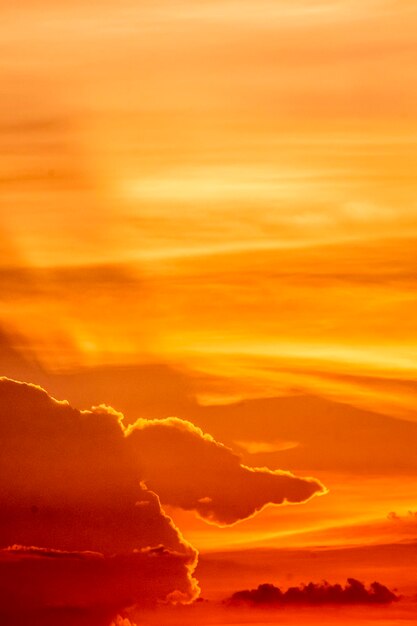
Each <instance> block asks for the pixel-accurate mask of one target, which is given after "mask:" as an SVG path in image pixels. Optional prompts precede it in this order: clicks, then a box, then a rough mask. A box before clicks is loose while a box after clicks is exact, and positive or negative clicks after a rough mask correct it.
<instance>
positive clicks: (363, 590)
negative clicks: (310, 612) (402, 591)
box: [226, 578, 399, 607]
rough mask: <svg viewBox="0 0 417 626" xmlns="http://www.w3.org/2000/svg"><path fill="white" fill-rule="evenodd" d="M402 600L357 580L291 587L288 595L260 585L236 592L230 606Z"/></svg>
mask: <svg viewBox="0 0 417 626" xmlns="http://www.w3.org/2000/svg"><path fill="white" fill-rule="evenodd" d="M398 599H399V598H398V596H397V595H395V593H394V592H393V591H391V590H390V589H388V587H385V585H381V583H378V582H374V583H372V584H371V585H370V586H369V588H367V587H365V585H364V584H363V583H362V582H360V581H359V580H356V579H355V578H348V579H347V584H346V585H345V586H342V585H339V584H335V585H331V584H329V583H328V582H325V581H324V582H322V583H313V582H310V583H308V584H307V585H301V586H299V587H289V588H288V589H287V590H286V591H281V589H280V588H279V587H275V585H271V584H268V583H265V584H262V585H259V587H257V589H245V590H242V591H236V593H234V594H233V595H232V596H231V597H230V598H228V600H226V603H227V604H229V605H240V604H245V605H251V606H263V607H274V606H286V605H302V606H304V605H307V606H314V605H323V604H329V605H339V604H344V605H350V604H390V603H391V602H396V601H397V600H398Z"/></svg>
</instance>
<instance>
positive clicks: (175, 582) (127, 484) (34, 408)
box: [0, 378, 324, 626]
mask: <svg viewBox="0 0 417 626" xmlns="http://www.w3.org/2000/svg"><path fill="white" fill-rule="evenodd" d="M0 439H1V441H2V446H3V450H2V455H1V456H0V502H1V512H2V515H1V517H0V588H1V589H2V591H1V594H2V595H0V606H1V607H2V608H1V610H2V611H3V613H4V615H6V616H10V615H12V614H13V615H14V616H13V619H12V620H11V621H12V622H13V623H16V624H20V623H25V619H24V618H25V616H27V615H31V616H32V617H31V619H30V620H28V621H27V622H26V623H27V624H30V625H32V624H37V622H36V621H34V620H35V618H34V617H33V616H36V615H39V616H40V617H39V620H40V621H39V624H42V625H47V626H49V623H51V624H52V623H54V622H53V619H52V617H51V620H52V621H51V620H50V616H51V615H52V614H54V615H55V614H57V613H59V614H60V615H61V613H62V615H64V616H65V619H64V617H62V619H61V617H60V619H59V620H58V619H57V621H58V622H59V623H60V624H61V623H62V624H65V625H66V624H68V625H70V624H71V621H68V620H67V617H68V619H69V620H71V619H72V616H74V615H76V616H78V617H79V616H80V615H82V616H84V617H85V616H86V615H89V616H90V618H91V619H90V622H91V624H96V623H97V625H98V626H101V624H103V625H105V624H107V623H108V621H109V619H110V617H112V616H114V615H116V613H118V612H120V611H121V610H122V609H124V608H126V607H129V606H131V605H136V606H139V607H140V606H144V605H148V604H149V603H151V604H152V603H155V602H157V601H166V600H177V601H180V602H189V601H191V600H193V599H194V598H195V597H196V595H197V592H198V586H197V582H196V580H195V579H194V578H193V575H192V574H193V571H194V569H195V566H196V561H197V553H196V551H195V550H194V549H193V548H192V547H191V546H190V545H189V544H188V543H187V542H186V540H185V539H184V538H183V536H182V535H181V533H180V531H179V530H178V529H177V528H176V527H175V525H174V523H173V522H172V520H171V519H170V518H169V517H168V516H167V515H166V514H165V512H164V510H163V508H162V507H161V502H162V503H169V504H173V505H176V506H179V507H183V508H185V509H194V510H196V511H197V512H198V513H199V514H200V515H201V516H203V517H205V518H206V519H208V520H211V521H216V522H219V523H222V524H228V523H233V522H235V521H238V520H239V519H243V518H245V517H249V516H250V515H252V514H254V513H255V512H256V511H258V510H260V509H261V508H262V507H264V506H266V505H267V504H268V503H270V502H272V503H276V504H279V503H282V502H302V501H304V500H307V499H308V498H310V497H311V496H312V495H314V494H315V493H322V492H323V491H324V488H323V486H322V485H321V483H319V482H318V481H315V480H314V479H310V478H309V479H304V478H297V477H295V476H293V475H291V474H289V473H286V472H280V471H270V470H268V469H266V468H260V469H259V468H250V467H246V466H244V465H242V464H241V463H240V459H239V457H238V456H236V455H235V454H233V452H232V451H231V450H230V449H228V448H226V447H225V446H223V445H222V444H220V443H218V442H216V441H215V440H214V439H213V438H212V437H211V436H210V435H207V434H204V433H203V432H202V431H201V430H200V429H199V428H197V427H195V426H194V425H193V424H191V423H190V422H185V421H183V420H180V419H176V418H169V419H164V420H159V421H158V420H150V421H147V420H144V419H139V420H138V421H137V422H135V424H133V425H132V426H129V427H125V426H124V418H123V415H122V414H121V413H118V412H117V411H115V410H114V409H111V408H110V407H107V406H103V405H102V406H98V407H95V408H93V409H91V410H89V411H80V410H77V409H74V408H72V407H71V406H70V405H69V403H68V402H66V401H58V400H55V399H54V398H52V397H51V396H49V395H48V394H47V393H46V391H44V390H43V389H42V388H40V387H38V386H36V385H30V384H26V383H18V382H16V381H13V380H10V379H6V378H0ZM45 611H46V613H45ZM94 616H95V617H94ZM100 616H101V617H100ZM103 616H105V620H107V621H103V620H104V617H103ZM109 616H110V617H109ZM78 617H77V619H78ZM84 617H82V619H84ZM7 619H9V617H7ZM36 619H37V618H36ZM74 619H75V618H74ZM80 619H81V618H80ZM86 619H87V618H86ZM42 620H43V621H42ZM65 620H67V621H65ZM97 620H98V621H97ZM100 620H101V621H100ZM9 621H10V620H9ZM6 623H7V622H6ZM81 623H83V622H82V620H81V621H80V620H78V621H76V620H75V621H74V624H81ZM86 623H88V621H87V622H86ZM91 624H89V626H91Z"/></svg>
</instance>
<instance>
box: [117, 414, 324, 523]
mask: <svg viewBox="0 0 417 626" xmlns="http://www.w3.org/2000/svg"><path fill="white" fill-rule="evenodd" d="M126 432H127V442H126V443H127V444H128V445H129V447H130V448H131V450H132V452H133V456H135V458H137V459H138V465H139V467H140V469H141V474H142V480H143V481H144V483H146V485H148V486H149V487H150V488H151V489H152V490H154V491H156V492H157V493H158V495H159V497H160V498H161V502H163V503H167V504H171V505H174V506H178V507H181V508H183V509H188V510H195V511H197V513H198V514H199V515H200V516H201V517H203V518H204V519H206V520H207V521H210V522H214V523H217V524H220V525H227V524H233V523H235V522H237V521H239V520H243V519H245V518H248V517H250V516H252V515H254V514H255V513H256V512H258V511H260V510H261V509H263V508H264V507H265V506H266V505H267V504H283V503H289V502H291V503H299V502H305V501H306V500H308V499H310V498H311V497H312V496H314V495H317V494H322V493H325V491H326V489H325V487H324V486H323V485H322V484H321V483H320V482H319V481H318V480H315V479H314V478H298V477H296V476H294V475H293V474H291V473H290V472H284V471H281V470H274V471H273V470H269V469H267V468H265V467H262V468H258V467H256V468H254V467H248V466H246V465H243V464H242V463H241V459H240V457H239V456H238V455H237V454H234V452H233V451H232V450H231V449H230V448H227V447H226V446H224V445H222V444H221V443H218V442H217V441H216V440H215V439H214V438H213V437H211V436H210V435H207V434H205V433H203V431H202V430H201V429H200V428H197V427H196V426H194V424H192V423H191V422H188V421H184V420H180V419H178V418H173V417H172V418H167V419H162V420H145V419H139V420H138V421H137V422H136V423H135V424H133V425H132V426H130V427H129V428H128V429H127V431H126ZM155 450H158V454H157V455H155Z"/></svg>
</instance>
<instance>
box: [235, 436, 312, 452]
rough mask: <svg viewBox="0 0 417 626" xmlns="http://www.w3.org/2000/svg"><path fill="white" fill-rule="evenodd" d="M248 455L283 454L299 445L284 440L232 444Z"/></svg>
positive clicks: (242, 441)
mask: <svg viewBox="0 0 417 626" xmlns="http://www.w3.org/2000/svg"><path fill="white" fill-rule="evenodd" d="M234 443H235V444H236V445H237V446H239V448H242V449H243V450H245V451H246V452H249V454H263V453H268V452H284V451H285V450H293V449H294V448H298V446H299V445H300V444H299V442H298V441H286V440H284V439H274V440H273V441H246V440H242V439H240V440H238V441H235V442H234Z"/></svg>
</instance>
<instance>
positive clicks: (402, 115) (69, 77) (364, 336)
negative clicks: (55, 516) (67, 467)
mask: <svg viewBox="0 0 417 626" xmlns="http://www.w3.org/2000/svg"><path fill="white" fill-rule="evenodd" d="M0 3H1V8H2V26H3V29H2V30H3V37H2V43H1V61H0V76H1V84H2V98H1V99H0V130H1V132H0V148H1V150H0V189H1V197H2V201H1V204H0V286H1V291H0V376H1V375H4V376H8V377H10V378H13V379H15V380H23V381H26V382H33V383H36V384H39V385H41V386H42V387H44V388H45V389H46V391H47V392H48V393H49V394H51V395H52V396H54V397H56V398H59V399H67V400H68V401H69V402H70V403H71V405H73V406H74V407H76V408H77V409H86V408H88V407H90V406H97V405H100V404H106V405H108V406H112V407H114V408H115V409H116V410H118V411H122V412H123V413H124V415H125V420H126V424H133V423H134V422H136V420H137V419H138V418H142V417H144V418H159V419H161V418H166V417H169V416H177V417H178V418H180V419H181V420H187V421H188V422H191V423H192V424H195V425H196V426H197V427H199V428H201V429H202V430H203V431H204V433H209V434H210V435H212V436H213V437H214V438H215V440H216V441H217V442H220V443H223V444H225V445H226V446H228V447H229V448H230V450H231V451H233V453H234V454H237V455H239V457H240V459H241V462H242V464H243V465H244V466H245V467H246V466H247V467H249V468H259V467H261V468H264V467H266V468H268V469H269V470H271V471H275V470H278V469H280V470H289V471H291V472H293V473H294V474H295V475H297V476H302V477H309V476H313V477H314V478H315V479H318V480H320V481H321V482H322V483H323V484H324V485H325V486H326V487H327V488H328V489H329V493H328V494H327V495H325V496H324V497H319V498H314V499H313V500H311V502H306V503H304V504H300V505H297V506H282V507H279V506H275V507H274V506H268V507H267V508H265V509H264V510H263V511H262V512H261V513H259V515H257V516H256V517H254V518H252V519H249V520H246V521H244V522H239V523H237V524H233V525H231V526H229V527H227V528H218V526H216V525H213V524H211V525H210V524H207V519H206V521H203V520H202V519H200V518H198V517H196V515H195V510H196V508H197V510H198V509H199V507H200V508H201V507H203V508H204V506H205V505H207V506H208V504H209V503H208V501H206V502H205V504H204V502H199V503H198V504H195V502H194V501H193V502H194V504H192V505H191V504H190V502H189V501H188V500H187V505H186V506H185V505H184V502H183V501H181V503H180V505H179V504H178V503H179V502H180V500H181V499H179V500H175V502H173V501H170V499H169V498H167V500H166V502H164V501H163V500H162V507H163V509H162V511H166V512H167V513H168V514H169V515H170V516H172V519H173V520H174V522H175V524H176V526H177V527H178V528H179V529H180V531H181V533H182V535H183V536H184V537H185V540H186V541H188V542H190V543H191V544H192V545H193V546H194V548H195V549H196V550H198V551H199V552H200V553H201V555H205V554H207V555H208V556H207V558H208V559H214V560H215V562H216V563H223V564H224V563H226V562H227V563H228V562H229V560H230V561H233V562H234V563H235V565H234V566H233V567H232V566H230V568H229V569H228V570H227V576H228V577H229V578H228V581H227V584H226V583H225V589H227V592H230V593H232V592H233V591H234V590H237V589H239V588H240V586H239V585H240V581H239V576H240V574H239V570H240V568H241V562H242V561H241V560H242V559H243V560H244V559H245V558H246V557H245V556H244V555H245V551H247V555H251V554H255V553H256V554H258V552H257V551H259V550H266V551H267V552H268V551H269V552H268V554H269V557H268V558H269V561H268V559H266V561H268V562H271V563H273V562H274V558H275V557H274V555H275V553H276V552H275V551H279V550H284V551H285V550H290V549H291V550H295V551H299V552H297V557H294V579H291V582H294V584H296V583H299V582H302V581H304V582H308V580H307V579H306V578H305V576H310V575H311V576H313V575H314V576H315V578H314V580H316V579H317V576H318V573H317V572H316V571H314V572H310V569H309V567H308V558H307V557H306V556H305V554H306V553H305V552H303V551H306V550H307V551H308V550H313V551H315V550H318V549H319V548H320V549H326V550H329V551H331V550H345V551H346V552H345V555H346V558H347V560H348V562H349V563H350V565H351V570H352V571H346V575H345V576H344V575H343V573H341V568H340V567H339V565H338V564H337V563H336V560H335V559H331V558H329V559H327V560H326V559H324V560H323V575H322V576H321V578H323V577H327V578H328V579H330V580H331V581H332V582H341V583H343V582H344V578H346V577H348V576H350V575H352V576H358V577H360V576H361V575H362V574H363V578H364V581H365V580H366V582H372V581H371V580H369V576H370V574H369V572H368V570H367V569H366V567H365V566H366V558H367V557H365V556H364V553H363V552H360V551H357V552H355V550H356V549H357V548H358V549H359V547H361V548H362V549H364V550H365V548H366V547H367V548H368V549H372V550H373V551H374V553H375V554H374V553H372V554H373V555H374V557H375V560H376V562H377V563H378V564H379V565H378V567H379V568H380V571H381V578H382V575H384V576H385V580H386V582H387V583H389V584H390V585H391V586H393V587H398V588H399V589H400V591H401V590H402V585H403V588H404V590H405V591H404V593H406V595H407V594H408V593H411V591H410V589H412V588H413V584H412V576H411V575H410V572H409V571H408V569H407V566H406V565H405V563H404V560H403V559H402V556H401V555H402V552H401V549H402V548H401V547H402V546H404V542H406V543H407V545H408V544H409V543H410V542H413V541H415V540H416V537H417V521H416V518H415V511H416V510H417V501H416V495H415V493H416V483H417V463H416V460H415V453H414V448H415V444H416V442H417V423H416V422H417V409H416V401H415V397H416V388H417V324H416V321H415V320H416V315H415V310H416V307H417V295H416V294H417V291H416V281H417V253H416V250H417V245H416V239H417V201H416V174H417V150H416V144H417V87H416V85H417V75H416V74H417V70H416V68H417V46H416V35H415V32H416V31H417V7H416V5H415V2H413V1H412V0H385V1H383V0H361V1H359V0H332V1H330V0H294V1H293V2H288V1H285V0H258V1H257V2H254V0H240V1H239V2H237V1H236V0H222V1H220V0H210V1H209V0H178V1H177V2H168V0H157V1H153V0H152V1H150V0H141V1H140V2H137V1H133V0H120V1H118V2H116V1H115V0H101V1H100V2H99V0H91V2H88V3H85V2H80V1H79V0H75V2H72V3H70V4H69V3H66V2H64V1H63V0H54V2H52V1H51V0H20V2H19V3H18V5H15V4H13V3H6V2H5V1H4V0H0ZM177 452H179V449H178V450H177ZM159 460H160V457H159V456H158V455H156V457H155V463H158V462H159ZM154 480H155V485H158V488H157V487H156V486H155V487H152V489H154V491H155V492H156V493H157V494H158V497H161V493H162V492H164V488H165V487H164V485H165V483H164V482H163V481H162V478H160V480H161V481H162V482H158V480H159V479H158V480H157V479H156V478H155V479H154ZM242 480H243V479H242ZM245 480H246V479H245ZM158 489H160V491H161V493H159V492H158ZM164 493H165V492H164ZM226 493H227V492H226V491H225V492H224V494H223V495H224V498H225V499H226V498H227V496H226V495H225V494H226ZM3 495H4V494H3ZM184 497H185V496H184ZM202 497H203V500H204V497H208V496H202ZM271 501H272V500H271V498H269V499H268V497H267V498H266V502H271ZM158 506H159V505H158ZM208 508H210V507H208ZM200 513H201V511H200ZM217 513H218V512H217ZM207 515H208V517H210V515H209V514H207ZM209 521H210V520H209ZM211 521H213V520H211ZM0 530H1V529H0ZM14 542H15V543H21V542H20V541H19V540H18V539H17V538H16V540H15V541H14ZM388 545H390V546H397V547H398V553H397V552H395V554H396V555H397V556H396V558H397V557H398V559H397V561H398V562H397V561H395V559H394V561H395V563H397V564H393V565H392V568H391V569H390V567H389V565H388V564H387V563H388V562H389V560H390V558H391V557H392V555H391V556H389V558H388V557H386V555H385V552H384V555H385V556H381V554H382V552H381V550H382V551H383V550H384V549H385V548H384V546H385V547H386V546H388ZM410 545H411V544H410ZM381 546H382V547H381ZM1 547H7V546H0V548H1ZM35 547H37V548H42V547H45V546H41V545H39V546H35ZM48 547H50V548H59V549H61V547H60V546H48ZM73 548H74V546H71V549H73ZM410 549H411V548H410ZM352 551H353V552H352ZM394 551H395V550H394ZM242 554H243V556H242ZM201 555H200V560H201V568H202V569H201V572H202V575H201V579H202V580H204V581H205V582H204V584H205V585H206V589H207V590H212V595H213V597H216V598H217V599H219V598H220V596H221V594H220V593H219V590H218V588H216V585H218V583H217V581H216V576H217V574H216V573H213V572H216V571H220V572H221V571H222V568H223V565H217V566H216V567H217V570H216V567H215V566H211V565H210V567H209V566H208V565H207V566H205V565H204V563H205V562H204V556H201ZM216 555H217V556H216ZM225 555H226V556H225ZM227 555H235V556H233V557H232V556H230V558H229V556H227ZM378 555H379V556H378ZM19 558H20V557H19ZM247 558H249V556H248V557H247ZM216 559H218V560H216ZM234 559H236V561H234ZM256 559H257V557H256V558H255V557H254V562H257V560H256ZM384 559H385V560H384ZM391 560H392V559H391ZM245 562H246V561H245ZM320 564H321V561H320ZM224 567H226V566H225V565H224ZM228 567H229V566H228ZM268 567H269V566H268ZM378 567H376V568H375V572H376V573H375V576H377V577H378V576H379V574H378V571H379V570H378ZM204 568H206V569H204ZM297 572H298V574H299V575H297ZM355 572H357V573H355ZM0 574H1V572H0ZM255 574H256V575H255ZM265 576H266V577H268V576H269V577H270V580H264V578H265ZM265 576H264V577H262V576H261V571H260V569H259V568H258V567H257V566H256V567H255V566H254V575H253V577H251V576H250V575H249V574H248V577H247V581H246V579H242V584H243V580H245V581H246V582H247V584H248V585H252V586H253V587H256V586H257V585H258V584H259V583H262V582H276V581H278V582H280V584H282V585H284V586H285V579H280V577H279V576H276V577H275V578H274V577H273V572H272V570H270V569H267V568H266V569H265ZM343 576H344V578H343ZM197 578H199V575H198V570H197ZM321 578H320V577H319V578H318V579H317V580H316V582H319V580H320V579H321ZM258 579H259V580H258ZM310 579H311V580H313V578H310ZM310 579H309V580H310ZM382 582H384V580H382ZM204 584H203V582H201V586H202V593H203V597H205V595H207V594H208V595H210V593H211V592H210V591H208V592H207V594H205V587H204ZM415 592H416V593H417V587H416V589H415V590H414V592H413V593H415ZM225 595H227V593H225ZM229 595H230V594H229ZM0 600H1V598H0ZM0 608H1V607H0ZM200 609H201V607H200V608H199V610H200ZM0 612H1V611H0ZM400 613H401V610H400ZM187 615H188V614H187ZM207 615H208V614H207ZM210 615H211V613H210ZM216 615H217V613H216ZM171 617H172V619H177V618H175V616H174V615H172V616H171ZM171 617H164V619H166V620H169V619H171ZM149 619H150V620H152V617H149ZM158 619H159V618H158ZM178 619H179V620H180V621H181V619H183V620H186V619H189V618H188V617H183V616H182V614H181V615H180V617H179V618H178ZM192 619H194V618H191V620H192ZM205 619H209V618H208V617H207V618H205V617H204V616H203V614H201V615H200V613H199V614H198V620H201V623H206V622H205V621H204V620H205ZM210 619H213V620H217V621H213V623H219V624H220V623H223V622H221V619H226V618H223V617H221V618H220V617H218V616H217V617H213V618H212V617H210ZM239 619H240V618H239ZM259 619H261V618H259V615H256V619H255V616H254V619H253V620H252V621H253V623H255V622H256V620H258V621H259ZM262 619H265V620H266V619H267V618H266V617H265V615H264V618H262ZM262 619H261V621H259V623H268V622H267V621H264V622H262ZM268 619H269V618H268ZM294 619H295V620H296V619H297V618H294ZM352 619H353V618H352ZM355 619H357V616H356V617H355ZM399 619H400V618H399V617H393V619H392V624H395V623H398V622H397V620H399ZM311 620H312V622H313V621H314V619H313V617H312V618H311ZM290 622H291V620H290ZM150 623H151V622H150ZM167 623H168V621H167ZM173 623H174V622H173ZM184 623H185V622H184ZM256 623H257V622H256ZM364 623H365V621H364ZM388 623H391V622H387V624H388ZM64 626H65V625H64ZM74 626H81V624H80V625H78V624H74ZM89 626H92V625H90V624H89ZM93 626H95V625H93ZM98 626H100V625H98ZM104 626H107V625H104ZM137 626H140V622H139V621H138V624H137Z"/></svg>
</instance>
